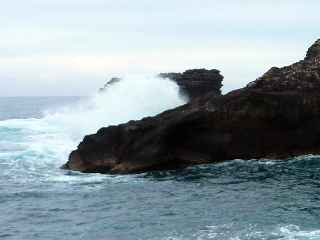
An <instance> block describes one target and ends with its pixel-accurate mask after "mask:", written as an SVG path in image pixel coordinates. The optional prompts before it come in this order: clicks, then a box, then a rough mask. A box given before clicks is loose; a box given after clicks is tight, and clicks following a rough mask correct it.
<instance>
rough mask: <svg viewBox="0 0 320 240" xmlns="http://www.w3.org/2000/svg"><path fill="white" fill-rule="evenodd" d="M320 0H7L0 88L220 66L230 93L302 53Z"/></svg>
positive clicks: (313, 32) (65, 85)
mask: <svg viewBox="0 0 320 240" xmlns="http://www.w3.org/2000/svg"><path fill="white" fill-rule="evenodd" d="M319 9H320V1H319V0H308V1H301V0H277V1H272V0H259V1H257V0H248V1H246V0H224V1H221V0H161V1H155V0H137V1H133V0H116V1H115V0H112V1H111V0H28V1H23V0H10V1H3V2H2V3H1V8H0V36H1V37H0V81H1V87H0V96H32V95H41V96H46V95H53V96H57V95H87V94H90V93H92V92H94V91H96V89H97V88H99V87H100V86H101V85H103V84H104V82H105V79H106V78H109V77H111V76H114V75H115V76H124V75H129V76H130V74H142V75H149V76H151V75H153V74H156V73H159V72H167V71H183V70H185V69H188V68H216V69H219V70H221V72H222V74H223V75H224V76H225V80H224V85H225V86H224V91H225V92H226V91H229V90H231V89H234V88H238V87H242V86H244V85H245V84H246V83H248V82H250V81H253V80H254V79H255V78H257V77H258V76H259V75H261V74H262V73H264V72H266V71H267V70H268V68H270V67H272V66H283V65H288V64H290V63H292V62H295V61H298V60H300V59H302V58H303V57H304V55H305V52H306V50H307V48H308V47H309V45H310V44H312V43H313V42H314V41H315V40H316V39H318V38H320V32H319V30H320V27H319V23H320V14H319Z"/></svg>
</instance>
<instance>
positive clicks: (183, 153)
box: [64, 40, 320, 174]
mask: <svg viewBox="0 0 320 240" xmlns="http://www.w3.org/2000/svg"><path fill="white" fill-rule="evenodd" d="M318 47H319V40H318V41H317V42H316V43H315V45H313V46H312V47H311V48H310V49H309V51H308V54H307V57H306V58H305V59H304V60H303V61H300V62H298V63H295V64H293V65H290V66H287V67H283V68H272V69H271V70H269V71H268V72H267V73H266V74H264V75H263V76H262V77H261V78H258V79H257V80H256V81H254V82H251V83H250V84H248V86H247V87H245V88H242V89H239V90H235V91H233V92H231V93H229V94H227V95H224V96H218V95H217V94H216V93H214V92H212V93H209V94H206V95H204V96H200V97H196V98H195V99H194V100H192V101H191V102H189V103H188V104H186V105H184V106H182V107H178V108H176V109H173V110H169V111H166V112H164V113H162V114H160V115H158V116H155V117H150V118H145V119H143V120H140V121H131V122H129V123H126V124H121V125H118V126H110V127H107V128H102V129H100V130H99V131H98V132H97V133H96V134H93V135H89V136H86V137H85V138H84V140H83V141H82V142H81V143H80V145H79V147H78V148H77V149H76V150H75V151H73V152H72V153H71V155H70V159H69V161H68V162H67V163H66V165H65V166H64V167H65V168H66V169H72V170H78V171H82V172H100V173H121V174H127V173H139V172H146V171H151V170H159V169H176V168H182V167H186V166H190V165H194V164H201V163H214V162H220V161H225V160H232V159H239V158H240V159H254V158H287V157H291V156H295V155H301V154H309V153H317V154H319V153H320V78H319V74H320V61H319V59H320V58H319V57H320V52H319V51H318Z"/></svg>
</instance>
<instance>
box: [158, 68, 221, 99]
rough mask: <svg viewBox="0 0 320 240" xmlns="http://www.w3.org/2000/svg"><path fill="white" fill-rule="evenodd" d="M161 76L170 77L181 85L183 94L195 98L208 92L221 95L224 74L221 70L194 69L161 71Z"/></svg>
mask: <svg viewBox="0 0 320 240" xmlns="http://www.w3.org/2000/svg"><path fill="white" fill-rule="evenodd" d="M159 77H161V78H169V79H171V80H173V81H175V82H176V83H177V84H178V86H179V87H180V92H181V94H183V95H186V96H188V97H189V99H190V100H193V99H195V98H197V97H201V96H204V95H206V94H207V93H215V94H216V95H221V87H222V80H223V76H222V75H221V74H220V71H219V70H216V69H212V70H206V69H192V70H187V71H185V72H183V73H160V74H159Z"/></svg>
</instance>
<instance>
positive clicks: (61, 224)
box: [0, 97, 320, 240]
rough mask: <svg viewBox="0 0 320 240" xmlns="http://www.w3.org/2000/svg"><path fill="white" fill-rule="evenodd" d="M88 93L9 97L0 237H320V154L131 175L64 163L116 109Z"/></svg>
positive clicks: (3, 117)
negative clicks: (104, 108) (85, 170)
mask: <svg viewBox="0 0 320 240" xmlns="http://www.w3.org/2000/svg"><path fill="white" fill-rule="evenodd" d="M83 101H85V100H83V99H82V98H76V97H73V98H61V97H56V98H0V239H12V240H13V239H15V240H29V239H30V240H31V239H32V240H37V239H39V240H40V239H41V240H43V239H48V240H49V239H50V240H51V239H52V240H53V239H59V240H60V239H70V240H72V239H77V240H78V239H86V240H91V239H106V240H114V239H117V240H118V239H119V240H127V239H128V240H131V239H132V240H135V239H150V240H176V239H177V240H180V239H181V240H183V239H186V240H187V239H199V240H202V239H219V240H224V239H226V240H245V239H248V240H249V239H250V240H256V239H268V240H274V239H283V240H291V239H299V240H302V239H320V157H318V156H304V157H299V158H295V159H290V160H288V161H277V160H265V161H255V160H250V161H242V160H234V161H231V162H228V163H223V164H217V165H204V166H197V167H191V168H188V169H185V170H181V171H164V172H153V173H148V174H139V175H130V176H109V175H100V174H81V173H77V172H70V171H65V170H61V169H59V166H60V165H61V164H63V163H64V162H65V161H66V160H67V156H68V153H69V152H70V150H72V149H73V148H74V147H76V145H77V144H78V142H79V141H80V139H81V138H82V135H83V134H85V133H87V132H88V131H93V130H94V129H96V130H97V128H98V126H99V124H100V122H99V121H98V122H97V121H96V120H97V118H98V116H104V117H107V118H108V117H110V116H111V115H112V114H110V111H109V115H108V114H104V113H103V111H101V109H99V107H97V105H95V104H93V102H96V100H95V101H93V102H91V103H90V104H88V103H84V102H83ZM79 102H80V103H79ZM66 105H69V107H64V108H62V109H61V107H62V106H66ZM80 105H82V106H83V105H85V106H86V107H85V108H82V107H79V106H80ZM70 106H71V107H70ZM75 106H78V107H75ZM57 108H60V110H57ZM112 113H113V116H114V115H116V112H114V111H113V112H112ZM105 115H107V116H105ZM81 127H82V128H81ZM82 129H85V130H86V131H87V132H86V131H82Z"/></svg>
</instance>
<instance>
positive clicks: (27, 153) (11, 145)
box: [0, 76, 185, 181]
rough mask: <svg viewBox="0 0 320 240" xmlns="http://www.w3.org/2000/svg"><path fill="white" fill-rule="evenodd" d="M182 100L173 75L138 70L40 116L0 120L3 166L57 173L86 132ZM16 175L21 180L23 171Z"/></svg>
mask: <svg viewBox="0 0 320 240" xmlns="http://www.w3.org/2000/svg"><path fill="white" fill-rule="evenodd" d="M184 103H185V99H184V98H183V97H181V96H180V95H179V89H178V86H177V85H176V84H175V83H174V82H172V81H169V80H166V79H160V78H147V77H137V76H134V77H127V78H123V79H122V80H121V81H120V82H117V83H116V84H113V85H111V86H109V87H108V89H106V91H104V92H103V93H96V94H94V95H93V96H90V97H85V98H83V99H81V100H80V101H78V102H75V103H73V104H72V105H67V106H64V107H62V108H59V109H55V110H50V109H47V110H46V111H45V113H44V114H43V115H44V116H43V117H42V118H40V119H36V118H28V119H9V120H5V121H0V134H1V137H2V138H1V141H0V159H1V161H2V164H5V165H7V166H10V167H8V168H6V172H5V173H6V174H7V175H8V177H13V176H15V177H14V178H17V176H21V177H23V176H29V175H30V174H40V175H43V174H45V175H47V174H49V175H50V174H52V172H55V173H56V171H57V169H59V166H61V165H62V164H63V163H64V162H65V161H66V160H67V158H68V155H69V153H70V152H71V151H72V150H73V149H74V148H75V147H76V146H77V144H79V142H80V141H81V140H82V138H83V137H84V136H85V135H87V134H92V133H95V132H96V131H97V130H98V129H99V128H101V127H107V126H110V125H115V124H120V123H124V122H127V121H129V120H138V119H141V118H143V117H147V116H153V115H156V114H158V113H160V112H162V111H165V110H167V109H170V108H174V107H176V106H179V105H181V104H184ZM1 149H2V150H1ZM48 171H50V172H51V173H49V172H48ZM13 173H14V174H13ZM17 179H18V181H19V177H18V178H17ZM30 179H34V178H32V177H31V178H30Z"/></svg>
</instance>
